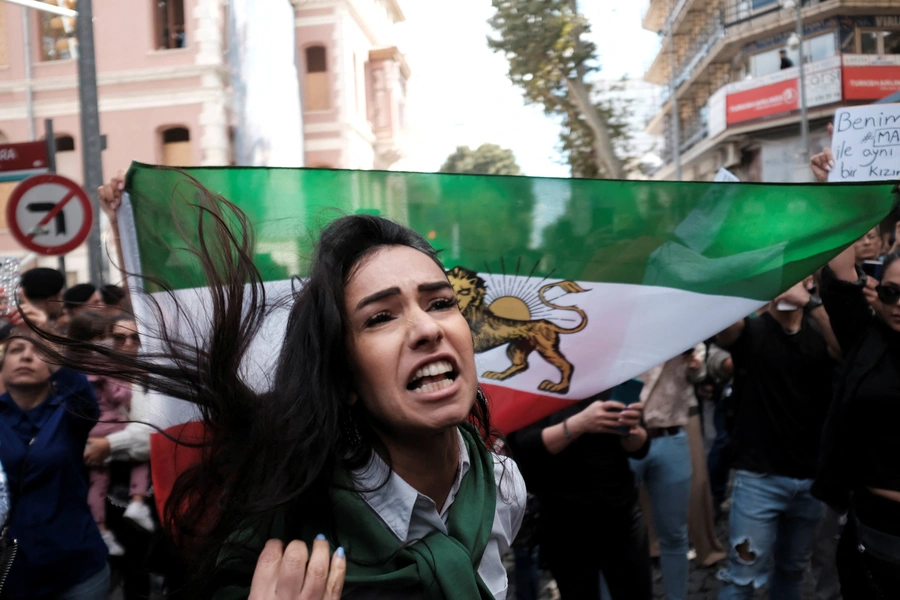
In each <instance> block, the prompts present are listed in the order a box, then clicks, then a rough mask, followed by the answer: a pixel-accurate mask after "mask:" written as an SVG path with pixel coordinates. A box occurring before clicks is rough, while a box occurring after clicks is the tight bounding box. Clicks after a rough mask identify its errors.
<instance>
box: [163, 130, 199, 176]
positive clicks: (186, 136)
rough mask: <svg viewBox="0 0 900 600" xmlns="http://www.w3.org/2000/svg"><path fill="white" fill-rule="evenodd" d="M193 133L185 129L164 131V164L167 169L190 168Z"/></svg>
mask: <svg viewBox="0 0 900 600" xmlns="http://www.w3.org/2000/svg"><path fill="white" fill-rule="evenodd" d="M192 163H193V161H192V159H191V132H190V131H188V130H187V129H186V128H185V127H170V128H169V129H164V130H163V131H162V164H164V165H165V166H167V167H189V166H191V164H192Z"/></svg>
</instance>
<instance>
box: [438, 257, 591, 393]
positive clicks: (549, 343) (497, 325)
mask: <svg viewBox="0 0 900 600" xmlns="http://www.w3.org/2000/svg"><path fill="white" fill-rule="evenodd" d="M447 277H448V278H449V279H450V284H451V285H452V286H453V290H454V291H455V292H456V296H457V298H458V300H459V308H460V310H461V311H462V314H463V316H464V317H465V318H466V320H467V321H468V322H469V327H471V329H472V337H473V338H474V340H475V352H478V353H481V352H487V351H488V350H491V349H493V348H497V347H499V346H503V345H507V348H506V355H507V356H508V357H509V359H510V361H511V362H512V364H511V365H510V366H509V368H508V369H506V370H505V371H502V372H496V371H486V372H485V373H482V377H484V378H485V379H496V380H499V381H503V380H504V379H509V378H510V377H512V376H513V375H516V374H517V373H521V372H523V371H526V370H527V369H528V357H529V355H530V354H531V353H532V352H537V353H538V354H539V355H540V356H541V358H543V359H544V360H546V361H547V362H548V363H550V364H551V365H553V366H554V367H556V368H557V369H558V370H559V372H560V376H561V379H560V381H559V382H558V383H557V382H554V381H549V380H545V381H543V382H541V384H540V385H539V386H538V389H539V390H541V391H543V392H552V393H554V394H565V393H567V392H568V391H569V386H570V385H571V383H572V371H573V370H574V366H573V365H572V363H570V362H569V361H568V360H567V359H566V357H565V355H564V354H563V353H562V351H561V350H560V349H559V341H560V334H572V333H578V332H579V331H581V330H583V329H584V328H585V327H586V326H587V323H588V318H587V315H586V314H585V312H584V311H583V310H582V309H580V308H578V307H577V306H560V305H557V304H553V303H552V302H550V301H548V300H547V299H546V298H545V297H544V294H545V293H546V292H547V291H548V290H550V289H551V288H555V287H559V288H560V289H562V290H563V292H564V293H567V294H571V293H579V292H585V291H587V290H585V289H583V288H581V286H579V285H578V284H577V283H575V282H574V281H557V282H555V283H548V284H546V285H544V286H542V287H541V288H540V289H539V290H538V291H537V293H536V300H533V301H532V307H533V308H536V309H537V310H530V309H529V303H528V302H527V301H526V300H523V299H522V298H521V297H520V296H521V295H522V294H518V295H503V296H501V297H499V298H496V299H494V300H493V301H492V302H490V303H488V302H487V300H486V299H487V297H488V287H487V285H486V284H485V281H484V279H482V278H481V277H480V276H479V275H478V273H476V272H475V271H471V270H469V269H466V268H463V267H453V268H452V269H450V270H449V271H447ZM550 310H562V311H571V312H574V313H577V315H578V317H579V321H580V322H579V323H578V324H577V325H576V326H575V327H572V328H571V329H566V328H564V327H560V326H559V325H557V324H556V323H553V322H552V321H550V320H548V319H546V318H539V319H534V318H532V312H535V313H541V312H549V311H550Z"/></svg>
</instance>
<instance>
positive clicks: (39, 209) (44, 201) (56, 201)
mask: <svg viewBox="0 0 900 600" xmlns="http://www.w3.org/2000/svg"><path fill="white" fill-rule="evenodd" d="M93 218H94V211H93V209H92V208H91V200H90V198H88V195H87V194H86V193H85V192H84V190H83V189H81V186H80V185H78V184H77V183H75V182H74V181H72V180H71V179H68V178H66V177H63V176H62V175H35V176H34V177H29V178H28V179H26V180H25V181H23V182H22V183H20V184H19V185H17V186H16V189H14V190H13V192H12V194H10V196H9V200H8V201H7V203H6V224H7V227H9V231H10V233H12V234H13V237H14V238H16V241H17V242H19V244H21V245H22V246H23V247H25V248H27V249H28V250H31V251H32V252H36V253H38V254H44V255H58V254H65V253H67V252H71V251H72V250H74V249H75V248H77V247H78V246H80V245H81V244H82V243H83V242H84V241H85V240H86V239H87V237H88V235H89V234H90V232H91V225H92V224H93Z"/></svg>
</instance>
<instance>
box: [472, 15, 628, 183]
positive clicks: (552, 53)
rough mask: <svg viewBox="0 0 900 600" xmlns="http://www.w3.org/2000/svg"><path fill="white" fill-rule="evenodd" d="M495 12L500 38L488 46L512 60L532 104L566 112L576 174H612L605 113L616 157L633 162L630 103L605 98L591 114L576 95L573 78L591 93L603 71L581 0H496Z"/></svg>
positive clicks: (566, 141) (565, 144)
mask: <svg viewBox="0 0 900 600" xmlns="http://www.w3.org/2000/svg"><path fill="white" fill-rule="evenodd" d="M492 3H493V6H494V11H495V12H494V15H493V16H492V17H491V18H490V20H489V21H488V22H489V23H490V25H491V27H492V28H493V29H494V31H495V32H496V37H489V38H488V46H489V47H490V48H491V49H492V50H494V51H495V52H499V53H502V54H503V55H504V56H505V57H506V58H507V60H508V61H509V71H508V76H509V78H510V80H511V81H512V82H513V83H514V84H515V85H517V86H518V87H520V88H521V89H522V90H523V92H524V95H525V99H526V101H528V102H529V103H534V104H540V105H542V106H543V107H544V111H545V112H546V113H547V114H550V115H558V116H559V117H561V121H562V122H561V125H562V131H561V132H560V140H561V145H562V151H563V153H564V154H565V155H566V157H567V159H568V162H569V164H570V165H571V168H572V175H573V176H575V177H589V178H596V177H609V176H610V173H609V172H608V171H609V169H608V168H606V165H605V164H604V161H603V160H602V159H601V157H600V156H598V153H597V144H596V143H595V142H596V137H595V136H596V129H595V127H592V125H591V117H595V118H597V117H598V118H599V121H600V122H601V123H602V125H601V127H604V128H605V130H606V133H607V134H608V136H609V138H610V140H611V142H612V145H613V149H614V151H615V154H616V156H617V157H618V158H619V160H621V161H622V162H623V163H625V162H628V161H629V159H630V157H629V156H628V141H629V134H628V125H627V119H628V117H629V115H630V111H629V108H628V106H627V103H623V102H618V103H613V102H612V101H608V100H607V101H601V102H599V103H594V102H593V101H591V104H590V105H589V106H587V110H591V111H594V114H593V115H588V114H586V112H585V110H583V108H584V107H583V106H581V105H579V103H578V102H577V101H576V100H577V99H576V98H574V97H573V94H572V82H576V83H578V84H579V85H583V86H584V88H585V89H586V91H587V94H586V96H587V97H588V98H591V96H592V95H591V85H590V81H589V80H590V76H591V75H592V74H595V73H597V72H598V71H599V70H600V69H599V63H598V60H597V48H596V45H595V44H594V43H593V42H591V41H590V40H589V39H587V37H586V36H587V34H588V32H589V31H590V24H589V23H588V21H587V20H586V19H585V18H584V17H583V16H582V15H580V14H579V13H578V11H577V10H576V6H575V0H492Z"/></svg>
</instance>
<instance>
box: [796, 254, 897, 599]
mask: <svg viewBox="0 0 900 600" xmlns="http://www.w3.org/2000/svg"><path fill="white" fill-rule="evenodd" d="M856 253H857V249H856V245H854V246H851V247H850V248H848V249H847V250H846V251H845V252H843V253H842V254H841V255H839V256H838V257H837V258H835V259H834V260H832V261H831V262H830V263H829V265H828V266H827V267H825V269H823V272H822V285H821V297H822V301H823V302H824V304H825V309H826V311H827V312H828V316H829V318H830V320H831V324H832V328H833V330H834V333H835V335H836V336H837V338H838V341H839V342H840V345H841V348H842V350H843V353H844V356H845V358H846V364H845V366H844V369H843V373H842V374H841V376H840V377H839V379H838V381H837V385H836V393H835V399H834V402H833V404H832V407H831V411H830V414H829V416H828V420H827V422H826V426H825V430H824V434H823V438H822V450H821V453H820V457H819V468H818V475H817V478H816V482H815V485H814V486H813V493H814V494H815V495H816V496H817V497H819V498H820V499H822V500H824V501H825V502H827V503H828V504H829V505H831V506H832V508H834V509H835V510H837V511H839V512H843V511H846V510H848V509H849V515H848V519H847V525H846V527H845V528H844V531H843V533H842V536H841V540H840V543H839V545H838V552H837V564H838V573H839V576H840V580H841V591H842V594H843V596H844V598H900V459H898V457H900V436H897V423H900V252H892V253H890V254H888V255H887V256H886V257H885V260H884V265H883V269H882V274H881V281H880V282H877V285H875V286H874V291H875V293H876V294H877V297H878V302H870V301H868V300H867V298H866V290H867V288H868V289H869V290H871V288H872V284H873V283H876V282H874V280H872V279H871V278H868V277H867V276H866V275H865V273H864V272H863V271H862V270H861V269H860V268H859V267H858V266H857V264H856V263H857V258H858V257H857V256H856Z"/></svg>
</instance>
